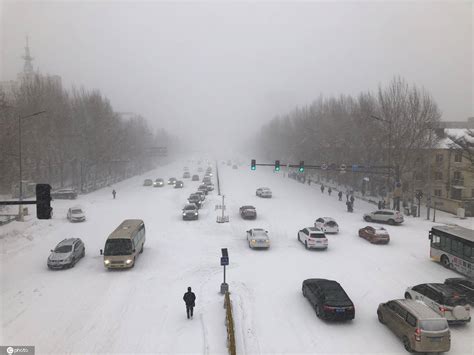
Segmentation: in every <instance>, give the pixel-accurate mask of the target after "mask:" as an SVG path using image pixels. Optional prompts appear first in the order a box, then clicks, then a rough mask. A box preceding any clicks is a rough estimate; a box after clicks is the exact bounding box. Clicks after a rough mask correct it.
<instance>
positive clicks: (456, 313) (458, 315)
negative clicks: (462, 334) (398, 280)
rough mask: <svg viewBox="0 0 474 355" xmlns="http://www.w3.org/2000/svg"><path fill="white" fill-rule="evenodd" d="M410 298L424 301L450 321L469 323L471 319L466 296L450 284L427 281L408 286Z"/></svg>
mask: <svg viewBox="0 0 474 355" xmlns="http://www.w3.org/2000/svg"><path fill="white" fill-rule="evenodd" d="M405 298H406V299H408V300H411V299H413V300H417V301H422V302H423V303H425V304H426V305H427V306H428V307H430V308H431V309H432V310H434V311H435V312H436V313H438V314H439V315H440V316H442V317H444V318H446V320H447V321H448V323H467V322H470V321H471V314H470V307H469V306H468V304H467V303H468V302H467V299H466V297H465V296H464V295H463V294H461V293H459V292H458V291H456V290H455V289H454V288H452V287H451V286H449V285H446V284H442V283H427V284H420V285H416V286H413V287H408V288H407V290H406V292H405Z"/></svg>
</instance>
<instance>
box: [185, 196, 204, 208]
mask: <svg viewBox="0 0 474 355" xmlns="http://www.w3.org/2000/svg"><path fill="white" fill-rule="evenodd" d="M188 202H189V203H192V204H194V205H196V207H197V208H201V206H202V200H201V196H199V195H198V194H191V195H189V197H188Z"/></svg>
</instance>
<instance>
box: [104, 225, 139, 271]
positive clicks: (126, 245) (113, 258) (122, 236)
mask: <svg viewBox="0 0 474 355" xmlns="http://www.w3.org/2000/svg"><path fill="white" fill-rule="evenodd" d="M145 240H146V237H145V223H144V222H143V221H142V220H141V219H126V220H124V221H123V222H122V223H121V224H120V225H119V226H118V227H117V228H116V229H115V230H114V231H113V232H112V233H111V234H110V235H109V237H108V238H107V240H106V242H105V248H104V250H103V251H102V249H101V250H100V254H101V255H102V254H103V255H104V266H105V267H106V268H107V269H123V268H132V267H134V266H135V261H136V259H137V258H138V255H139V254H141V253H143V248H144V245H145Z"/></svg>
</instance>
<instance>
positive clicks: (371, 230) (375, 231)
mask: <svg viewBox="0 0 474 355" xmlns="http://www.w3.org/2000/svg"><path fill="white" fill-rule="evenodd" d="M359 237H361V238H364V239H367V240H368V241H369V242H371V243H372V244H388V243H389V242H390V235H389V234H388V232H387V230H386V229H385V228H383V227H372V226H366V227H364V228H361V229H359Z"/></svg>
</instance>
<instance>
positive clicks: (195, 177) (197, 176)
mask: <svg viewBox="0 0 474 355" xmlns="http://www.w3.org/2000/svg"><path fill="white" fill-rule="evenodd" d="M191 180H192V181H199V175H193V177H192V178H191Z"/></svg>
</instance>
